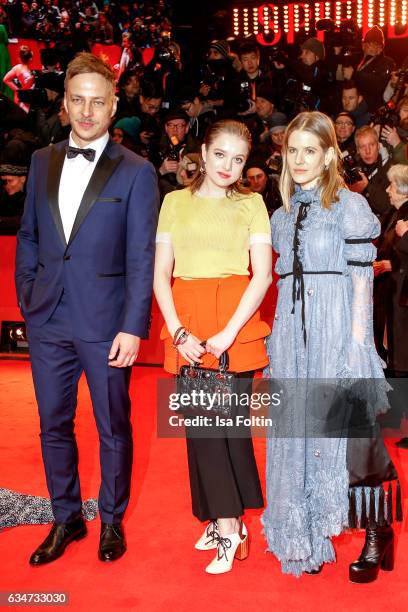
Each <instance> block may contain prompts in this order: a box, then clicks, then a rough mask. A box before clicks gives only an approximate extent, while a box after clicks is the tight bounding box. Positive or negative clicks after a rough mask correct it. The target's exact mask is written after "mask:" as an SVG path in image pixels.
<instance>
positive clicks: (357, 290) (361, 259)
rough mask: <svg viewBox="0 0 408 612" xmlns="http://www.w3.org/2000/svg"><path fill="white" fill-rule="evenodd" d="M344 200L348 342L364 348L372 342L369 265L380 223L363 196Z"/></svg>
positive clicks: (357, 195)
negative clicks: (349, 291) (349, 288)
mask: <svg viewBox="0 0 408 612" xmlns="http://www.w3.org/2000/svg"><path fill="white" fill-rule="evenodd" d="M344 200H345V201H344V219H343V237H344V240H345V250H344V252H345V257H346V259H347V269H348V273H349V275H350V277H351V284H352V301H351V341H352V343H357V344H359V345H367V346H368V345H371V344H372V342H373V300H372V290H373V266H372V263H373V261H374V260H375V258H376V254H377V249H376V248H375V246H374V245H373V243H372V240H373V239H374V238H376V237H377V236H378V235H379V233H380V222H379V221H378V219H377V217H376V216H375V215H374V213H373V212H372V211H371V209H370V207H369V205H368V202H367V200H366V199H365V198H364V197H363V196H361V195H359V194H357V193H352V192H347V194H346V195H345V198H344Z"/></svg>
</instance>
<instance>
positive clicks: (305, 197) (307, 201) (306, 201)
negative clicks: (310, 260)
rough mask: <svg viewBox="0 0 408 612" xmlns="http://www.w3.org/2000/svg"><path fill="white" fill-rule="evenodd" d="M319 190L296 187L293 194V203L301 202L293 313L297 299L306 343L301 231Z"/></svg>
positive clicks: (297, 220) (296, 248)
mask: <svg viewBox="0 0 408 612" xmlns="http://www.w3.org/2000/svg"><path fill="white" fill-rule="evenodd" d="M317 194H318V191H317V190H316V189H305V190H302V189H296V191H295V193H294V194H293V196H292V204H296V203H297V202H299V203H300V206H299V211H298V215H297V219H296V222H295V233H294V236H293V266H292V274H293V285H292V301H293V308H292V314H294V313H295V303H296V301H297V300H300V301H301V317H302V331H303V340H304V343H305V345H306V339H307V334H306V316H305V279H304V276H303V272H304V271H303V263H302V261H301V259H300V252H299V247H300V236H299V232H300V231H301V230H302V229H303V221H304V220H305V219H306V217H307V213H308V212H309V208H310V205H311V203H312V202H313V200H314V199H315V198H316V196H317Z"/></svg>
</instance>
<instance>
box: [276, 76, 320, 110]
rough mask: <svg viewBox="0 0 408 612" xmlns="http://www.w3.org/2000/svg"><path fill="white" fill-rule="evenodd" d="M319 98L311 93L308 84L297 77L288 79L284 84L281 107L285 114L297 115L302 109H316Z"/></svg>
mask: <svg viewBox="0 0 408 612" xmlns="http://www.w3.org/2000/svg"><path fill="white" fill-rule="evenodd" d="M318 104H319V98H318V96H316V94H314V93H313V91H312V88H311V86H310V85H306V84H305V83H301V82H300V81H298V80H297V79H294V78H291V79H288V81H287V84H286V92H285V98H284V100H283V108H284V112H285V114H286V115H297V114H299V113H302V112H303V111H311V110H316V109H317V107H318Z"/></svg>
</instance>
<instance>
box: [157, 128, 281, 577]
mask: <svg viewBox="0 0 408 612" xmlns="http://www.w3.org/2000/svg"><path fill="white" fill-rule="evenodd" d="M250 148H251V136H250V133H249V131H248V129H247V128H246V126H245V125H244V124H242V123H239V122H237V121H231V120H223V121H218V122H217V123H214V124H213V125H212V126H210V127H209V128H208V130H207V133H206V136H205V140H204V144H203V145H202V151H201V157H202V159H201V167H200V174H198V176H197V177H196V178H195V179H194V181H193V182H192V184H191V185H190V186H189V187H188V188H187V189H184V190H181V191H174V192H172V193H170V194H168V195H167V196H166V197H165V199H164V201H163V206H162V209H161V212H160V218H159V226H158V230H157V239H156V242H157V250H156V266H155V281H154V290H155V295H156V298H157V301H158V304H159V306H160V309H161V311H162V313H163V317H164V320H165V326H164V328H163V331H162V335H161V337H162V339H163V340H164V345H165V364H164V367H165V369H166V371H168V372H171V373H173V374H175V373H176V372H177V368H178V366H182V365H185V364H187V363H190V364H193V363H194V362H198V363H200V364H202V365H203V367H210V368H211V367H217V360H218V359H219V357H220V356H221V354H222V353H223V352H224V351H226V350H228V354H229V358H230V370H231V371H235V372H238V373H239V376H240V377H242V378H243V379H244V380H248V379H252V377H253V374H254V370H256V369H260V368H262V367H263V366H265V365H266V364H267V363H268V358H267V355H266V352H265V344H264V337H265V336H266V335H267V334H268V330H269V326H268V325H267V324H266V323H264V322H263V321H261V320H260V314H259V311H258V307H259V306H260V304H261V302H262V300H263V298H264V295H265V293H266V291H267V289H268V287H269V285H270V283H271V280H272V255H271V238H270V225H269V218H268V214H267V211H266V207H265V204H264V202H263V200H262V197H261V196H260V195H259V194H254V193H251V192H249V191H248V190H246V189H244V188H243V186H242V185H241V183H240V178H241V174H242V170H243V168H244V165H245V162H246V159H247V157H248V154H249V151H250ZM249 263H251V268H252V276H251V279H249V271H248V267H249ZM172 276H173V277H174V278H175V280H174V283H173V287H172V286H171V280H172ZM203 340H206V348H205V349H204V348H203V347H202V346H201V342H202V341H203ZM177 353H178V355H177ZM243 384H245V383H243ZM246 385H247V392H250V389H248V383H246ZM188 433H189V431H188V428H187V454H188V463H189V473H190V487H191V496H192V506H193V514H194V515H195V516H196V517H197V518H198V519H199V520H201V521H209V523H208V525H207V526H206V528H205V530H204V533H203V535H202V536H201V538H200V539H199V540H198V542H197V543H196V546H195V547H196V548H197V549H198V550H209V549H216V551H217V554H216V556H215V558H214V559H213V560H212V562H211V563H210V564H209V565H208V566H207V568H206V571H207V572H208V573H210V574H220V573H223V572H226V571H229V570H230V569H231V568H232V563H233V560H234V556H235V557H237V558H240V559H243V558H245V557H246V555H247V551H248V535H247V530H246V527H245V525H244V524H243V523H242V521H241V518H240V517H241V516H242V515H243V513H244V511H245V508H260V507H262V506H263V498H262V491H261V487H260V483H259V478H258V472H257V468H256V463H255V458H254V452H253V446H252V440H251V437H250V432H249V429H248V430H247V431H246V437H239V438H237V437H231V435H230V436H229V432H228V428H227V427H226V428H225V431H224V432H223V435H222V436H220V435H219V431H218V432H217V436H216V437H212V438H209V437H206V438H198V437H191V438H190V437H189V436H188ZM224 434H225V435H224Z"/></svg>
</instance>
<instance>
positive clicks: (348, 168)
mask: <svg viewBox="0 0 408 612" xmlns="http://www.w3.org/2000/svg"><path fill="white" fill-rule="evenodd" d="M342 161H343V168H344V180H345V181H346V183H347V185H353V184H354V183H358V181H361V176H360V172H362V169H361V168H360V166H359V165H358V164H357V163H356V160H355V159H354V157H353V156H352V155H350V153H349V152H348V151H343V153H342Z"/></svg>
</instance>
